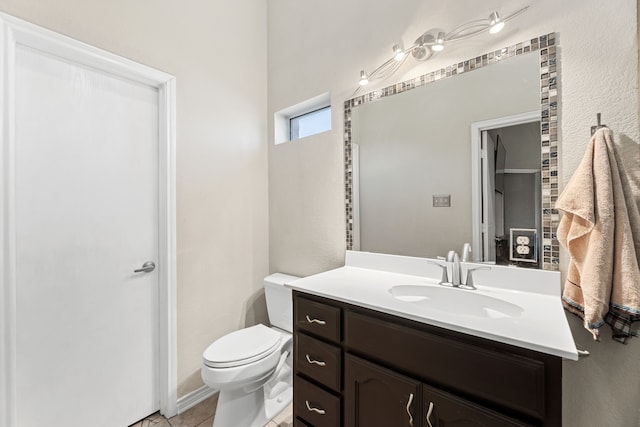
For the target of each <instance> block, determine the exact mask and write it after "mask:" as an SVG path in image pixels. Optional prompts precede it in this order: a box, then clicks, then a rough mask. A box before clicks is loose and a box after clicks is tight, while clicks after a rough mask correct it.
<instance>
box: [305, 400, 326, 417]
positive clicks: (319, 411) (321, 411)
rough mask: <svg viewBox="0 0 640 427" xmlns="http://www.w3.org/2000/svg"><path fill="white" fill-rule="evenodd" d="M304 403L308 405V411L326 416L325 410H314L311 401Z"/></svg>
mask: <svg viewBox="0 0 640 427" xmlns="http://www.w3.org/2000/svg"><path fill="white" fill-rule="evenodd" d="M304 403H305V404H306V405H307V409H308V410H309V412H317V413H318V414H320V415H324V414H325V410H324V409H318V408H314V407H312V406H311V405H309V401H308V400H305V401H304Z"/></svg>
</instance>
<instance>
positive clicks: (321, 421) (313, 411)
mask: <svg viewBox="0 0 640 427" xmlns="http://www.w3.org/2000/svg"><path fill="white" fill-rule="evenodd" d="M293 387H294V390H295V391H296V392H295V398H294V401H293V410H294V414H295V416H296V417H299V418H301V419H302V420H304V422H305V423H308V424H310V425H312V426H314V427H336V426H339V425H341V423H340V398H339V397H336V396H334V395H332V394H331V393H329V392H328V391H324V390H322V389H321V388H319V387H316V386H314V385H313V384H311V383H310V382H308V381H305V380H303V379H302V378H300V377H299V376H296V377H295V383H294V386H293Z"/></svg>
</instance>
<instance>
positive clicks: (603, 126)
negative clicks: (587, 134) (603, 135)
mask: <svg viewBox="0 0 640 427" xmlns="http://www.w3.org/2000/svg"><path fill="white" fill-rule="evenodd" d="M601 116H602V114H601V113H598V114H596V118H597V120H598V121H597V123H598V124H597V125H595V126H591V136H593V134H594V133H596V131H597V130H598V129H601V128H606V127H607V125H603V124H601V123H600V119H601Z"/></svg>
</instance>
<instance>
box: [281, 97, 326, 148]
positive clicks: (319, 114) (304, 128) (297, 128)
mask: <svg viewBox="0 0 640 427" xmlns="http://www.w3.org/2000/svg"><path fill="white" fill-rule="evenodd" d="M289 129H290V135H289V139H290V140H291V141H295V140H296V139H300V138H304V137H305V136H310V135H315V134H317V133H322V132H326V131H328V130H331V106H328V107H324V108H320V109H319V110H315V111H311V112H310V113H306V114H302V115H300V116H296V117H292V118H290V119H289Z"/></svg>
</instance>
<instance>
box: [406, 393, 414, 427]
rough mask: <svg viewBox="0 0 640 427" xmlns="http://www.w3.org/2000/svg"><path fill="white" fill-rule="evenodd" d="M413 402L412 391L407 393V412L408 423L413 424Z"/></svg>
mask: <svg viewBox="0 0 640 427" xmlns="http://www.w3.org/2000/svg"><path fill="white" fill-rule="evenodd" d="M412 403H413V393H411V394H410V395H409V401H408V402H407V414H408V415H409V425H410V426H412V425H413V415H411V404H412Z"/></svg>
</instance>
